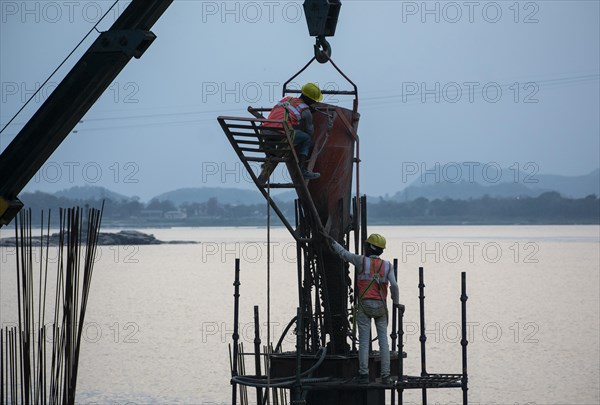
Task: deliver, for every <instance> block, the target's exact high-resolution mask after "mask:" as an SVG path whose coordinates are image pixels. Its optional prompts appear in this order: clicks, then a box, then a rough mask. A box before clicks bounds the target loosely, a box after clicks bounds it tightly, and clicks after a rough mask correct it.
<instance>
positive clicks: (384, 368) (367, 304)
mask: <svg viewBox="0 0 600 405" xmlns="http://www.w3.org/2000/svg"><path fill="white" fill-rule="evenodd" d="M385 306H386V305H385V302H383V301H380V300H362V302H361V304H360V305H359V307H358V311H357V314H356V322H357V323H358V367H359V368H358V372H359V373H360V374H369V339H370V337H371V318H372V317H370V316H369V315H367V314H365V311H364V310H363V308H362V307H364V308H365V309H366V310H367V312H369V313H377V312H379V313H383V314H384V315H382V316H378V317H373V319H375V327H376V328H377V340H378V341H379V354H380V356H381V376H382V377H383V376H385V375H390V346H389V344H388V338H387V324H388V320H387V313H386V312H385V311H384V310H383V309H384V307H385Z"/></svg>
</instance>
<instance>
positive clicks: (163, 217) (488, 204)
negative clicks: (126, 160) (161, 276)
mask: <svg viewBox="0 0 600 405" xmlns="http://www.w3.org/2000/svg"><path fill="white" fill-rule="evenodd" d="M20 198H21V200H22V201H23V203H24V204H25V207H26V208H31V210H32V214H33V216H34V219H35V218H39V217H40V212H41V211H42V210H44V211H48V210H51V212H52V213H53V215H52V217H53V219H54V220H55V221H56V220H58V210H59V208H61V207H62V208H68V207H72V206H81V207H86V206H88V207H94V208H98V207H100V206H101V203H102V201H101V200H97V199H84V200H81V199H71V198H67V197H58V196H55V195H52V194H47V193H43V192H35V193H24V194H23V195H21V197H20ZM279 207H280V209H281V210H282V211H283V212H284V214H286V215H287V216H288V218H293V211H294V204H293V202H292V201H287V202H280V203H279ZM367 211H368V218H369V222H370V223H376V224H390V225H402V224H461V223H472V224H503V223H513V224H514V223H532V224H555V223H573V224H599V223H600V199H599V198H598V196H596V195H589V196H587V197H585V198H579V199H573V198H565V197H562V196H561V195H560V194H559V193H557V192H546V193H543V194H541V195H539V196H537V197H521V198H494V197H488V196H484V197H481V198H472V199H464V200H459V199H432V200H428V199H427V198H417V199H414V200H411V201H402V202H398V201H390V200H385V199H383V198H380V199H379V200H375V201H374V200H369V201H368V205H367ZM265 218H266V204H223V203H221V202H219V200H218V199H216V198H210V199H208V200H207V201H205V202H194V203H182V204H180V205H178V206H176V205H175V204H174V203H173V202H171V201H168V200H166V201H161V200H157V199H153V200H151V201H149V202H148V203H144V202H141V201H139V199H129V200H111V199H106V200H105V209H104V217H103V222H104V223H105V224H106V223H109V224H110V223H122V224H127V225H140V226H152V225H159V224H170V225H177V224H180V225H182V226H201V225H234V226H235V225H238V226H242V225H263V224H264V222H265Z"/></svg>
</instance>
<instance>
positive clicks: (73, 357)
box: [0, 205, 104, 405]
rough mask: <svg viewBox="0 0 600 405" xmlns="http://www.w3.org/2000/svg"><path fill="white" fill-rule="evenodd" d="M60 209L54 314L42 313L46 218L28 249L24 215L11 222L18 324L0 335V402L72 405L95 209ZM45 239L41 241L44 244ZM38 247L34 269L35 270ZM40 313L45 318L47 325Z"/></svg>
mask: <svg viewBox="0 0 600 405" xmlns="http://www.w3.org/2000/svg"><path fill="white" fill-rule="evenodd" d="M103 209H104V205H103V206H102V208H101V209H100V210H98V209H93V208H92V209H89V210H88V211H87V217H86V218H84V217H83V214H84V211H83V210H82V209H80V208H69V209H61V210H60V213H59V217H60V218H59V223H60V225H59V243H58V247H57V248H58V256H57V257H58V260H57V269H56V290H55V297H54V310H53V311H50V312H48V311H47V308H46V304H47V302H48V301H50V302H51V301H52V298H51V297H48V296H47V294H46V292H47V285H48V273H49V272H48V257H49V255H48V250H49V245H50V215H48V222H47V224H46V235H44V226H45V224H44V218H43V213H42V226H41V227H40V234H41V241H42V242H41V243H40V244H39V246H34V242H33V229H32V220H31V210H28V211H21V213H20V214H19V217H18V218H17V219H16V220H15V238H16V247H17V248H16V253H17V254H16V269H17V286H16V287H17V297H18V324H17V326H12V327H8V326H7V327H5V328H4V329H3V330H0V404H43V405H45V404H69V405H71V404H74V403H75V392H76V388H77V372H78V364H79V353H80V349H81V337H82V332H83V329H84V321H85V312H86V309H87V303H88V298H89V292H90V286H91V281H92V270H93V265H94V259H95V255H96V246H97V241H98V239H97V238H98V234H99V231H100V223H101V220H102V212H103ZM44 238H45V239H44ZM37 249H39V253H40V255H39V258H40V260H39V268H38V266H37V264H36V265H34V255H35V251H36V250H37ZM46 315H48V318H50V319H51V321H49V322H48V323H47V320H46Z"/></svg>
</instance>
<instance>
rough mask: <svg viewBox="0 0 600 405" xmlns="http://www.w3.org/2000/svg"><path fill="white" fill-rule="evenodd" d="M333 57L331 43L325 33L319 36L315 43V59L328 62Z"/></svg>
mask: <svg viewBox="0 0 600 405" xmlns="http://www.w3.org/2000/svg"><path fill="white" fill-rule="evenodd" d="M330 57H331V45H329V42H327V40H326V39H325V37H324V36H323V35H320V36H318V37H317V40H316V43H315V59H316V60H317V61H318V62H319V63H327V61H328V60H329V58H330Z"/></svg>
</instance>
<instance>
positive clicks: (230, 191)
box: [154, 187, 264, 205]
mask: <svg viewBox="0 0 600 405" xmlns="http://www.w3.org/2000/svg"><path fill="white" fill-rule="evenodd" d="M154 198H156V199H157V200H159V201H165V200H169V201H172V202H173V203H174V204H175V205H179V204H182V203H185V202H187V203H194V202H196V203H203V202H206V201H208V200H209V199H211V198H216V199H217V200H219V202H220V203H221V204H235V205H240V204H246V205H249V204H259V203H262V202H264V198H263V196H262V194H260V193H259V192H258V191H253V190H243V189H239V188H220V187H197V188H180V189H177V190H173V191H168V192H166V193H162V194H159V195H157V196H156V197H154Z"/></svg>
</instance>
